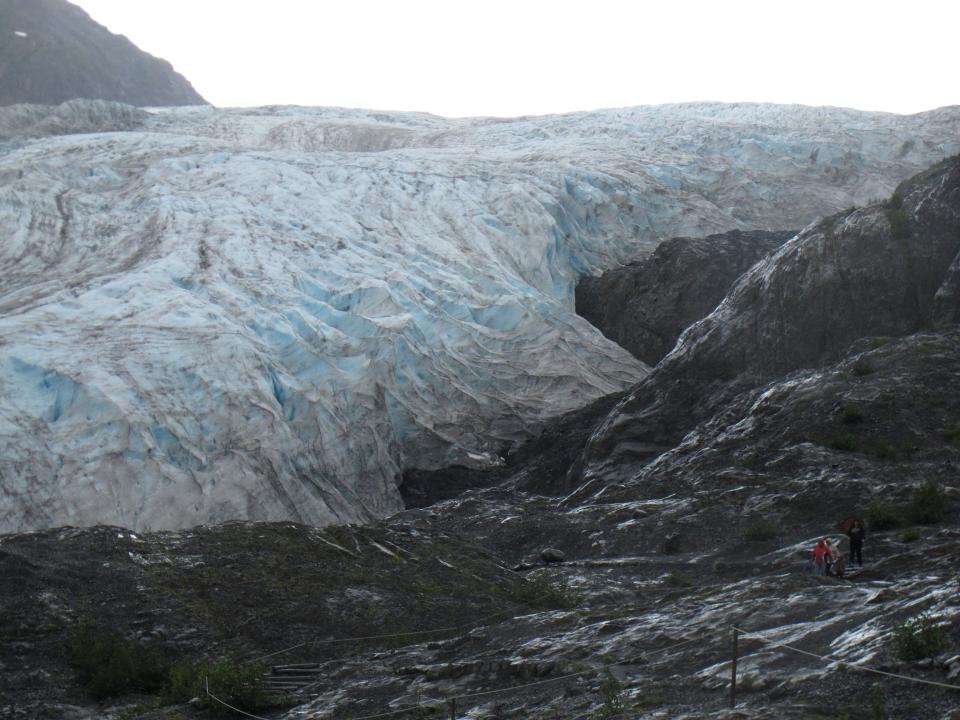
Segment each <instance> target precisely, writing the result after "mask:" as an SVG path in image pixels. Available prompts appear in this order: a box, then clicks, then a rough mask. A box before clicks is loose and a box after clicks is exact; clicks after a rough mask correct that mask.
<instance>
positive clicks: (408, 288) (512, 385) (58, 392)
mask: <svg viewBox="0 0 960 720" xmlns="http://www.w3.org/2000/svg"><path fill="white" fill-rule="evenodd" d="M11 128H12V129H11ZM38 128H39V130H38ZM958 128H960V111H958V110H957V109H944V110H940V111H934V112H933V113H926V114H923V115H917V116H911V117H900V116H894V115H885V114H877V113H856V112H853V111H847V110H836V109H822V108H800V107H792V106H762V105H761V106H758V105H736V106H725V105H712V104H702V105H689V106H660V107H655V108H635V109H628V110H616V111H602V112H597V113H583V114H576V115H569V116H550V117H543V118H522V119H518V120H513V121H502V120H492V119H473V120H447V119H442V118H437V117H434V116H430V115H422V114H409V113H375V112H370V111H361V110H342V109H329V108H324V109H310V108H259V109H249V110H219V109H214V108H181V109H176V110H155V111H151V112H150V113H149V114H144V113H139V114H138V112H132V111H131V109H130V108H125V107H124V106H117V105H112V104H110V103H103V102H72V103H69V104H67V105H65V106H61V108H60V109H59V110H58V111H56V112H54V111H48V110H45V109H44V110H38V109H37V108H29V107H16V106H15V107H13V108H5V109H0V138H5V141H4V142H2V143H0V237H2V245H0V532H10V531H23V530H28V529H32V528H39V527H45V526H51V525H60V524H75V525H82V524H91V523H97V522H104V523H116V524H120V525H125V526H128V527H131V528H147V527H149V528H153V529H157V528H177V527H185V526H191V525H195V524H198V523H202V522H217V521H223V520H227V519H231V518H250V519H269V520H280V519H291V520H298V521H303V522H309V523H316V524H326V523H331V522H363V521H369V520H371V519H373V518H376V517H380V516H384V515H386V514H389V513H391V512H393V511H396V510H398V509H400V507H401V503H400V499H399V494H398V492H397V489H396V486H397V483H398V481H399V478H400V473H401V472H402V471H403V469H405V468H411V467H423V468H429V467H438V466H442V465H448V464H453V463H459V464H465V465H482V464H487V463H493V462H496V458H497V454H498V453H499V452H502V451H503V450H504V449H505V448H507V447H509V445H510V444H511V443H513V442H517V441H520V440H522V439H524V438H526V437H527V436H528V434H529V433H530V432H531V428H532V427H533V426H534V425H535V424H536V423H537V422H539V421H541V420H543V419H545V418H548V417H550V416H552V415H556V414H558V413H562V412H565V411H568V410H571V409H574V408H576V407H579V406H581V405H583V404H585V403H587V402H589V401H591V400H593V399H595V398H597V397H599V396H602V395H604V394H608V393H611V392H614V391H618V390H622V389H624V388H627V387H629V386H630V385H631V384H633V383H635V382H636V381H637V380H638V379H640V378H641V377H643V376H644V374H645V373H646V372H647V368H646V367H645V366H644V365H643V364H642V363H640V362H639V361H637V360H635V359H634V358H633V357H632V356H630V355H629V354H627V353H626V352H625V351H623V350H622V349H621V348H619V347H618V346H616V345H615V344H613V343H611V342H609V341H607V340H606V339H605V338H604V337H603V336H601V335H600V334H599V332H597V331H596V330H595V329H594V328H592V327H591V326H590V325H589V324H588V323H586V322H585V321H583V320H582V319H580V318H579V317H578V316H576V315H575V314H574V308H573V291H574V288H575V285H576V281H577V278H578V277H579V276H580V275H582V274H585V273H596V272H600V271H602V270H603V269H605V268H609V267H613V266H616V265H618V264H620V263H622V262H625V261H627V260H630V259H632V258H636V257H637V256H639V255H641V254H643V253H645V252H648V251H650V250H651V249H653V248H654V247H656V245H657V243H659V242H660V241H661V240H663V239H666V238H669V237H673V236H676V235H704V234H708V233H712V232H718V231H723V230H728V229H732V228H737V227H740V228H753V227H766V228H783V227H797V226H800V225H803V224H806V223H807V222H809V221H810V220H812V219H814V217H815V216H816V215H818V214H821V213H825V212H830V211H833V210H836V209H840V208H842V207H845V206H847V205H849V204H851V203H854V202H864V201H866V200H867V199H869V198H871V197H877V196H882V195H885V194H888V193H889V192H890V191H891V190H892V189H893V187H894V186H895V184H896V182H897V181H899V180H900V179H902V178H903V177H906V176H908V175H910V174H911V173H912V172H914V171H915V170H917V169H919V168H921V167H924V166H926V165H928V164H929V163H930V162H932V161H934V160H936V159H938V158H939V157H941V156H943V155H946V154H949V153H950V152H955V151H956V149H957V145H958V140H957V138H958V137H960V133H958V132H957V129H958ZM77 130H82V132H83V134H71V133H75V132H76V131H77ZM91 130H94V131H96V132H91ZM37 135H39V137H37ZM30 137H32V139H26V138H30Z"/></svg>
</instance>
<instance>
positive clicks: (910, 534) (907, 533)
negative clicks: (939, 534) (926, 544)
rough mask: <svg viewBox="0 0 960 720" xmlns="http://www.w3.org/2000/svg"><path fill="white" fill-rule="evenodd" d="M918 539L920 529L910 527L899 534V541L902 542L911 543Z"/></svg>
mask: <svg viewBox="0 0 960 720" xmlns="http://www.w3.org/2000/svg"><path fill="white" fill-rule="evenodd" d="M919 539H920V531H919V530H917V529H916V528H910V529H909V530H904V531H903V532H902V533H901V534H900V542H902V543H912V542H916V541H917V540H919Z"/></svg>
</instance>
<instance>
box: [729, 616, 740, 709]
mask: <svg viewBox="0 0 960 720" xmlns="http://www.w3.org/2000/svg"><path fill="white" fill-rule="evenodd" d="M739 635H740V631H739V630H737V629H736V628H734V629H733V662H732V663H731V664H730V707H731V708H733V707H736V705H737V638H738V636H739Z"/></svg>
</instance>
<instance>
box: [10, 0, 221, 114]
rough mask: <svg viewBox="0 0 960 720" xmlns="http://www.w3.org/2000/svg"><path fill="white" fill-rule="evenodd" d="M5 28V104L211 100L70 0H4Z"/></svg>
mask: <svg viewBox="0 0 960 720" xmlns="http://www.w3.org/2000/svg"><path fill="white" fill-rule="evenodd" d="M0 28H2V30H0V105H12V104H15V103H39V104H45V105H57V104H59V103H62V102H65V101H67V100H72V99H74V98H90V99H101V100H113V101H116V102H123V103H128V104H130V105H137V106H153V105H157V106H167V105H205V104H206V101H205V100H204V99H203V98H202V97H200V95H198V94H197V92H196V91H195V90H194V89H193V87H192V86H191V85H190V83H189V82H188V81H187V80H186V79H185V78H184V77H183V76H182V75H180V74H179V73H177V72H176V71H174V69H173V68H172V67H171V66H170V63H168V62H167V61H165V60H161V59H160V58H156V57H153V56H152V55H149V54H147V53H145V52H143V51H142V50H140V49H139V48H137V47H136V46H135V45H134V44H133V43H131V42H130V41H129V40H128V39H127V38H125V37H124V36H122V35H114V34H113V33H111V32H110V31H109V30H107V29H106V28H105V27H103V26H102V25H100V24H98V23H97V22H95V21H94V20H92V19H91V18H90V16H89V15H87V13H86V12H84V10H83V9H82V8H80V7H78V6H76V5H74V4H72V3H69V2H66V0H4V2H3V3H0Z"/></svg>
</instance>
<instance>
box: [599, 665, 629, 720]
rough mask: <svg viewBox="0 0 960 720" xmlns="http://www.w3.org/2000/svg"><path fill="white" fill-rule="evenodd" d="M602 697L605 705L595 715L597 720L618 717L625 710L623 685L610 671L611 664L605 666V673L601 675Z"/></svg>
mask: <svg viewBox="0 0 960 720" xmlns="http://www.w3.org/2000/svg"><path fill="white" fill-rule="evenodd" d="M600 698H601V699H602V700H603V706H602V707H601V708H600V712H598V713H597V714H596V715H595V716H594V717H596V718H597V720H606V719H607V718H614V717H617V716H619V715H620V714H621V713H623V711H624V710H625V703H624V701H623V685H622V684H621V683H620V681H619V680H618V679H617V676H616V675H614V674H613V673H612V672H611V671H610V666H609V665H607V666H606V667H605V668H603V673H602V674H601V675H600Z"/></svg>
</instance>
